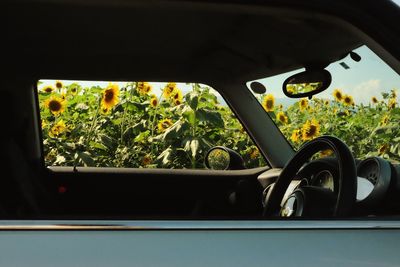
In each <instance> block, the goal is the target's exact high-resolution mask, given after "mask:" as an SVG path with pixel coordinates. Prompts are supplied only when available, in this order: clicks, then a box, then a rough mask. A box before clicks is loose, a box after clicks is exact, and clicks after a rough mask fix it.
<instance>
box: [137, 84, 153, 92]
mask: <svg viewBox="0 0 400 267" xmlns="http://www.w3.org/2000/svg"><path fill="white" fill-rule="evenodd" d="M136 88H137V91H138V92H139V94H141V95H146V94H149V93H150V92H151V91H152V90H153V86H151V85H150V84H149V83H148V82H138V83H137V87H136Z"/></svg>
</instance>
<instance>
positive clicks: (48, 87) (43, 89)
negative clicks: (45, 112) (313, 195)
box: [42, 85, 54, 93]
mask: <svg viewBox="0 0 400 267" xmlns="http://www.w3.org/2000/svg"><path fill="white" fill-rule="evenodd" d="M42 91H43V92H46V93H51V92H53V91H54V87H53V86H51V85H46V86H44V87H43V88H42Z"/></svg>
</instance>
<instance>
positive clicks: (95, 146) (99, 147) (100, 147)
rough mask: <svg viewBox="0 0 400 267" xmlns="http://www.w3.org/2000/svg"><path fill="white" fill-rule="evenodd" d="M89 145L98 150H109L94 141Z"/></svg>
mask: <svg viewBox="0 0 400 267" xmlns="http://www.w3.org/2000/svg"><path fill="white" fill-rule="evenodd" d="M89 145H90V146H91V147H92V148H97V149H101V150H108V148H107V147H106V146H105V145H103V144H101V143H97V142H94V141H90V142H89Z"/></svg>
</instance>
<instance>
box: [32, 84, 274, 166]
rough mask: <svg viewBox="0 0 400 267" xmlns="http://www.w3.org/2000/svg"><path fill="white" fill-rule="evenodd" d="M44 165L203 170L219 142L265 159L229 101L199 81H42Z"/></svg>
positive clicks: (250, 162)
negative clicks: (207, 155) (230, 106)
mask: <svg viewBox="0 0 400 267" xmlns="http://www.w3.org/2000/svg"><path fill="white" fill-rule="evenodd" d="M37 88H38V89H37V92H38V98H39V105H40V115H41V128H42V138H43V153H44V160H45V164H46V165H47V166H94V167H124V168H173V169H183V168H186V169H202V168H205V165H204V157H205V155H206V153H207V151H208V150H209V149H210V148H211V147H214V146H225V147H228V148H231V149H233V150H235V151H238V152H239V153H240V154H241V156H242V158H243V160H244V162H245V166H246V167H247V168H252V167H259V166H265V165H266V163H265V161H264V159H263V157H262V156H261V154H260V152H259V150H258V149H257V147H256V146H255V145H254V143H253V141H252V140H251V139H250V137H249V136H248V134H247V133H246V131H245V130H244V129H243V127H242V125H241V124H240V122H239V121H238V120H237V118H236V117H235V115H234V114H233V112H232V111H231V110H230V108H229V107H228V105H227V104H226V103H225V101H224V99H223V98H222V97H221V96H220V95H219V94H218V93H217V91H216V90H214V89H212V88H210V87H209V86H206V85H202V84H195V83H174V82H169V83H159V82H154V83H153V82H94V81H92V82H88V81H70V80H68V81H66V80H40V81H39V83H38V87H37Z"/></svg>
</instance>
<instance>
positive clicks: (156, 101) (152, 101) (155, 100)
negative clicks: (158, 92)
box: [150, 96, 158, 108]
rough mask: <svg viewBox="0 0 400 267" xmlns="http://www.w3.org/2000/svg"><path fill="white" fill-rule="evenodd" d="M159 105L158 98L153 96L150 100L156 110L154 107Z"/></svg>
mask: <svg viewBox="0 0 400 267" xmlns="http://www.w3.org/2000/svg"><path fill="white" fill-rule="evenodd" d="M157 104H158V100H157V97H156V96H152V97H151V99H150V105H151V106H152V107H153V108H154V107H156V106H157Z"/></svg>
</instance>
